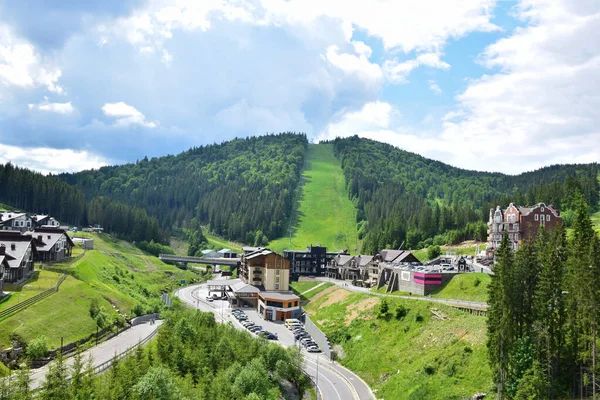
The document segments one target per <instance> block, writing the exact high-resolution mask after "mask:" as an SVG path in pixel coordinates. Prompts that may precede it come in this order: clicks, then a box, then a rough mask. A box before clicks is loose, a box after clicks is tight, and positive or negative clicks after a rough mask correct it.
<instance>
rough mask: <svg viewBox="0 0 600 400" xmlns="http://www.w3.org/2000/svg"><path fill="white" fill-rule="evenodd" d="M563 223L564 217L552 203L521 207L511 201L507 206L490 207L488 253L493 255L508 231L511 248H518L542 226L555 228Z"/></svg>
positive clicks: (531, 238) (533, 236)
mask: <svg viewBox="0 0 600 400" xmlns="http://www.w3.org/2000/svg"><path fill="white" fill-rule="evenodd" d="M560 225H562V217H561V216H560V214H559V212H558V210H556V209H555V208H554V207H552V205H549V206H546V205H545V204H544V203H538V204H536V205H534V206H531V207H521V206H516V205H514V204H513V203H510V204H509V205H508V207H507V208H505V209H501V208H500V206H497V207H496V209H493V208H491V209H490V215H489V221H488V243H487V255H488V257H493V254H494V252H495V251H496V249H498V247H500V243H501V242H502V236H503V235H504V234H505V233H506V234H507V235H508V240H509V241H510V245H511V248H512V249H513V250H517V249H518V248H519V246H520V245H521V243H523V242H524V241H530V240H534V239H535V237H536V236H537V233H538V231H539V229H540V227H545V228H547V229H553V228H554V227H556V226H560Z"/></svg>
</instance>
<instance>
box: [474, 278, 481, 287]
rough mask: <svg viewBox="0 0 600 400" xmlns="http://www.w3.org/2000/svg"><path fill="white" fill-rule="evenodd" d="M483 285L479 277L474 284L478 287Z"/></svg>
mask: <svg viewBox="0 0 600 400" xmlns="http://www.w3.org/2000/svg"><path fill="white" fill-rule="evenodd" d="M480 284H481V279H479V277H476V278H475V281H474V282H473V286H475V287H477V286H479V285H480Z"/></svg>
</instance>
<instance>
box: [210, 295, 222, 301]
mask: <svg viewBox="0 0 600 400" xmlns="http://www.w3.org/2000/svg"><path fill="white" fill-rule="evenodd" d="M212 298H213V300H219V299H220V298H221V296H219V295H218V294H216V293H213V295H212Z"/></svg>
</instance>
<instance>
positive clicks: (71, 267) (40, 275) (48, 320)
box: [0, 232, 198, 348]
mask: <svg viewBox="0 0 600 400" xmlns="http://www.w3.org/2000/svg"><path fill="white" fill-rule="evenodd" d="M76 235H77V237H89V238H93V239H94V250H86V251H85V252H82V253H81V255H80V256H79V257H73V258H71V259H67V260H65V261H64V262H60V263H52V264H45V265H43V268H50V269H51V270H47V269H43V270H41V271H37V272H36V274H37V279H36V280H31V281H30V283H27V284H25V286H24V287H23V288H22V289H21V291H20V292H19V291H17V292H15V298H17V299H18V298H19V297H18V295H19V293H21V294H23V293H24V292H27V288H28V285H31V286H30V287H31V288H32V289H34V290H33V291H37V290H40V291H41V289H44V290H45V289H46V288H47V287H49V286H50V287H51V286H53V282H55V279H58V276H59V275H60V273H62V272H66V273H68V274H69V277H67V279H66V280H65V281H64V282H63V283H62V285H61V286H60V289H59V291H58V292H56V293H54V294H52V295H51V296H49V297H47V298H45V299H43V300H41V301H40V302H38V303H35V304H34V305H32V306H30V307H28V308H26V309H24V310H23V311H20V312H18V313H17V314H14V315H12V316H10V317H8V318H6V319H4V320H3V321H2V323H0V346H1V347H3V348H5V347H9V346H10V344H11V340H10V335H11V334H12V333H16V334H18V335H20V336H21V337H22V338H23V339H24V340H25V341H26V342H29V341H31V340H34V339H35V338H37V337H38V336H40V335H42V334H43V335H45V336H46V338H47V340H48V345H49V346H50V347H51V348H52V347H56V346H57V345H59V344H60V339H61V337H62V338H63V340H64V342H65V343H68V342H70V341H74V340H77V339H80V338H82V337H85V336H87V335H90V334H92V333H95V332H96V327H97V326H99V327H100V328H102V327H105V326H109V325H111V324H113V323H117V324H122V323H123V317H122V316H120V315H119V314H121V315H122V314H126V315H127V316H128V317H132V316H135V315H141V314H146V313H150V312H157V311H160V310H161V309H162V303H161V301H160V298H159V297H160V295H161V293H162V292H170V291H171V290H172V289H174V288H175V287H177V286H178V285H179V283H180V281H181V280H185V281H186V282H191V281H193V280H196V279H198V276H197V275H196V274H195V273H193V272H190V271H183V270H181V269H179V268H177V267H175V266H171V265H167V264H165V263H163V262H162V261H160V260H159V259H158V258H156V257H153V256H150V255H147V254H145V253H143V252H142V251H141V250H139V249H138V248H137V247H135V246H133V245H132V244H130V243H128V242H125V241H121V240H116V239H114V238H113V237H111V236H110V235H107V234H92V233H82V232H78V233H77V234H76ZM37 282H40V283H39V284H38V283H37ZM35 294H37V293H35ZM12 297H13V296H11V299H10V300H9V302H10V303H9V302H7V303H8V304H11V305H14V303H13V302H14V301H15V300H14V299H13V298H12ZM23 298H25V296H23ZM93 302H95V303H96V305H97V311H96V312H92V310H91V308H92V307H91V304H92V303H93ZM7 303H3V304H1V305H0V307H2V308H4V307H7V305H6V304H7ZM117 310H118V312H117ZM98 315H100V317H98Z"/></svg>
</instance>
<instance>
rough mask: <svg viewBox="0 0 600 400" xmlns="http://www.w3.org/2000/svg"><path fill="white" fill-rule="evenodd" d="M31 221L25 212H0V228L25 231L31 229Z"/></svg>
mask: <svg viewBox="0 0 600 400" xmlns="http://www.w3.org/2000/svg"><path fill="white" fill-rule="evenodd" d="M32 226H33V221H32V220H31V217H28V216H27V214H25V213H20V212H3V213H1V214H0V229H2V230H11V231H20V232H25V231H26V230H29V229H31V227H32Z"/></svg>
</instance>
